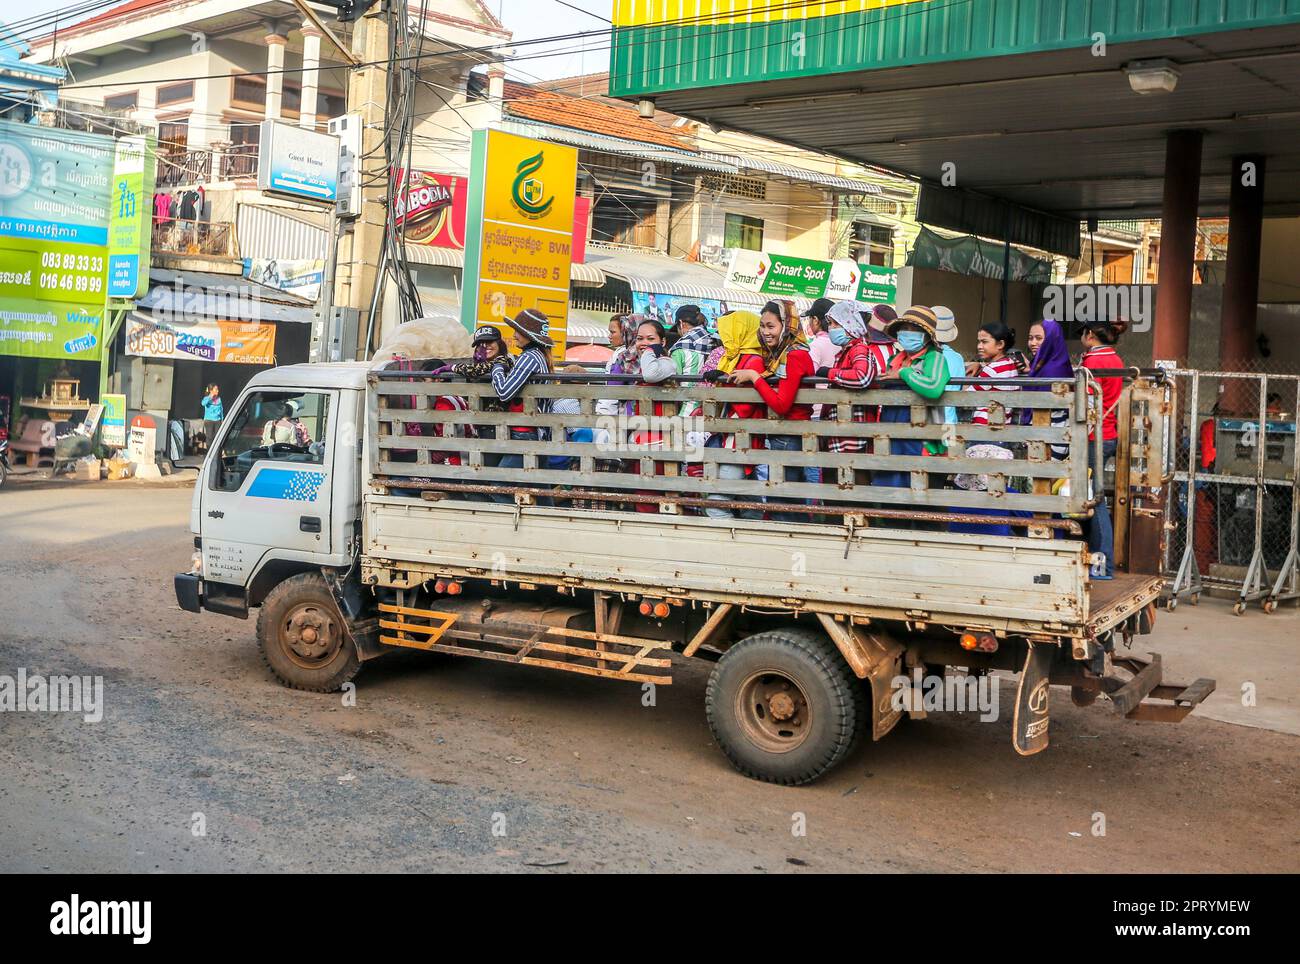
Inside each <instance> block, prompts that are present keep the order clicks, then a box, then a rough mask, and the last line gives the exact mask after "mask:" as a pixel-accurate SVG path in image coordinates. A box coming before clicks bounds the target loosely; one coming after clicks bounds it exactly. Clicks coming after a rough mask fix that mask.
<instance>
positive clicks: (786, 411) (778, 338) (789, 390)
mask: <svg viewBox="0 0 1300 964" xmlns="http://www.w3.org/2000/svg"><path fill="white" fill-rule="evenodd" d="M758 334H759V338H760V339H761V341H762V343H763V371H762V372H756V371H753V370H745V371H736V372H733V373H732V375H731V382H732V383H733V384H735V385H753V386H754V390H755V391H756V392H758V394H759V397H760V398H762V399H763V401H764V403H765V404H766V405H767V410H768V412H769V415H768V417H769V418H770V417H771V413H775V414H776V415H777V416H778V417H779V418H784V419H789V420H790V421H807V420H808V419H810V418H812V406H811V405H807V404H804V405H799V404H795V399H796V398H797V397H798V394H799V387H800V385H801V383H802V382H803V380H804V379H805V378H811V377H812V376H813V364H812V355H811V354H809V352H808V341H807V339H805V338H804V336H803V330H802V329H801V328H800V327H799V324H798V322H797V321H795V320H794V319H789V318H786V316H785V311H784V310H783V309H782V307H781V305H780V304H779V303H777V302H775V301H769V302H768V303H767V304H766V305H764V306H763V314H762V316H761V319H760V324H759V329H758ZM769 378H775V379H776V387H775V388H774V387H773V386H771V385H770V384H768V381H767V379H769ZM766 447H767V448H769V449H773V450H775V451H780V452H798V451H800V449H801V448H802V447H803V441H802V440H801V439H800V438H799V436H798V435H768V436H766ZM768 473H769V476H770V473H771V467H770V466H769V467H768ZM784 478H785V481H786V482H797V481H799V480H800V479H802V480H803V481H804V482H807V483H811V484H816V483H817V482H819V481H820V480H821V472H820V471H819V470H818V469H817V468H816V467H815V466H803V467H800V466H796V465H787V466H785V473H784ZM773 501H778V500H775V499H774V500H773ZM779 501H783V502H790V501H799V500H790V499H782V500H779ZM772 518H773V519H775V520H777V521H779V522H800V521H804V522H806V521H808V519H807V516H804V515H801V514H798V513H789V512H786V513H773V515H772Z"/></svg>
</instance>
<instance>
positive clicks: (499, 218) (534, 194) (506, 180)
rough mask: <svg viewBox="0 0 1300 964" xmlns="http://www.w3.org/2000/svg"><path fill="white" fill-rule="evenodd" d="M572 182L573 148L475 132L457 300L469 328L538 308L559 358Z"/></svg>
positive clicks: (574, 189)
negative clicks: (462, 271) (460, 289)
mask: <svg viewBox="0 0 1300 964" xmlns="http://www.w3.org/2000/svg"><path fill="white" fill-rule="evenodd" d="M577 180H578V152H577V150H576V149H575V148H572V147H565V146H563V145H560V144H548V143H544V142H542V141H535V140H533V139H532V138H528V137H519V136H518V135H516V134H507V133H504V132H503V131H493V130H478V131H475V132H474V134H473V137H472V140H471V142H470V179H469V183H470V188H469V205H468V209H467V213H466V218H465V285H464V289H463V295H462V299H461V322H462V323H463V324H464V325H465V327H466V328H468V329H470V330H471V331H472V330H473V329H475V328H476V327H478V326H479V325H495V326H496V327H498V328H500V329H502V331H503V332H504V331H505V320H506V319H507V318H513V317H514V316H515V315H517V314H518V313H519V312H520V311H522V310H524V309H525V308H535V309H537V310H538V311H541V312H542V313H543V314H545V315H546V317H547V318H548V319H549V321H550V330H549V332H548V334H549V335H550V337H551V339H552V340H553V341H554V342H555V357H556V358H563V357H564V348H565V329H566V327H567V322H568V312H569V273H570V265H571V262H572V259H573V255H572V249H573V208H574V198H575V197H576V193H577ZM506 340H507V342H509V341H510V338H509V336H508V335H507V339H506Z"/></svg>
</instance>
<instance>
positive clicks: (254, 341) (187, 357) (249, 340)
mask: <svg viewBox="0 0 1300 964" xmlns="http://www.w3.org/2000/svg"><path fill="white" fill-rule="evenodd" d="M126 353H127V354H128V355H140V356H143V357H145V358H174V359H180V360H184V361H207V362H231V363H234V364H238V365H274V364H275V325H273V324H266V323H263V322H257V321H204V322H197V323H194V324H170V323H168V322H165V321H157V320H154V319H150V318H146V317H144V316H143V315H140V314H136V315H132V316H131V317H129V318H127V320H126Z"/></svg>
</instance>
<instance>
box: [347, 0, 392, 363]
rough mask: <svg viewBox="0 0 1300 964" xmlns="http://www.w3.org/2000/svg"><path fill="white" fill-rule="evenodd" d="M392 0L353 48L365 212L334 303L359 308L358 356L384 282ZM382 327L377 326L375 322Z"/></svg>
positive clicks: (375, 10)
mask: <svg viewBox="0 0 1300 964" xmlns="http://www.w3.org/2000/svg"><path fill="white" fill-rule="evenodd" d="M390 2H391V0H383V2H382V3H380V4H377V5H376V6H375V7H372V8H371V9H370V11H369V12H367V13H366V14H365V15H364V16H362V17H361V18H360V19H359V20H358V21H357V24H356V29H355V31H354V32H353V34H352V53H353V55H354V56H355V57H356V59H357V60H358V61H359V62H360V63H361V64H362V66H360V67H357V68H355V69H354V70H353V71H352V74H351V76H350V77H349V79H348V110H349V111H350V112H351V113H355V114H360V115H361V156H360V158H359V159H358V161H359V162H358V165H357V167H358V177H360V178H361V185H362V186H361V212H360V214H359V215H358V216H357V218H356V221H355V222H353V228H352V230H351V231H350V232H348V233H346V234H345V235H344V236H343V237H341V238H340V239H339V243H338V244H337V245H333V247H334V248H335V251H336V254H335V260H336V261H337V265H336V270H335V274H334V278H335V289H334V299H333V301H334V304H337V305H342V306H346V307H351V308H355V309H357V311H358V312H359V313H360V315H361V318H362V322H361V324H360V325H358V327H357V345H356V356H355V357H357V358H364V357H366V355H367V354H369V350H370V346H369V345H368V344H367V343H366V324H365V317H366V314H367V313H368V312H369V310H370V304H371V299H372V298H373V297H374V296H375V286H376V285H377V284H378V283H379V278H380V274H379V261H380V255H381V253H382V251H383V248H384V231H385V223H386V221H387V218H388V211H387V208H386V206H385V201H386V199H387V195H388V169H387V167H386V162H385V159H384V154H385V152H384V128H385V126H386V121H387V116H388V52H389V50H388V47H389V38H388V34H389V29H388V16H389V12H388V10H389V5H390ZM376 327H378V326H376Z"/></svg>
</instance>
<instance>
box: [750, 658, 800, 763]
mask: <svg viewBox="0 0 1300 964" xmlns="http://www.w3.org/2000/svg"><path fill="white" fill-rule="evenodd" d="M736 718H737V720H739V722H740V725H741V727H742V728H743V729H744V731H745V736H746V737H747V738H748V739H749V740H750V741H751V742H752V743H754V744H755V745H756V746H758V747H760V748H762V749H763V750H766V751H767V752H769V753H787V752H789V751H790V750H793V749H795V748H796V747H798V746H800V745H802V744H803V742H804V741H805V740H806V739H808V735H809V733H810V732H811V729H812V707H811V705H810V704H809V702H808V697H807V695H806V693H805V691H804V688H803V687H802V686H801V685H800V683H799V681H798V680H796V679H794V678H793V677H791V676H788V675H786V674H785V673H783V672H773V671H768V672H761V673H755V674H753V675H752V676H750V677H749V679H747V680H745V682H744V683H742V684H741V686H740V689H739V690H737V692H736Z"/></svg>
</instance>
